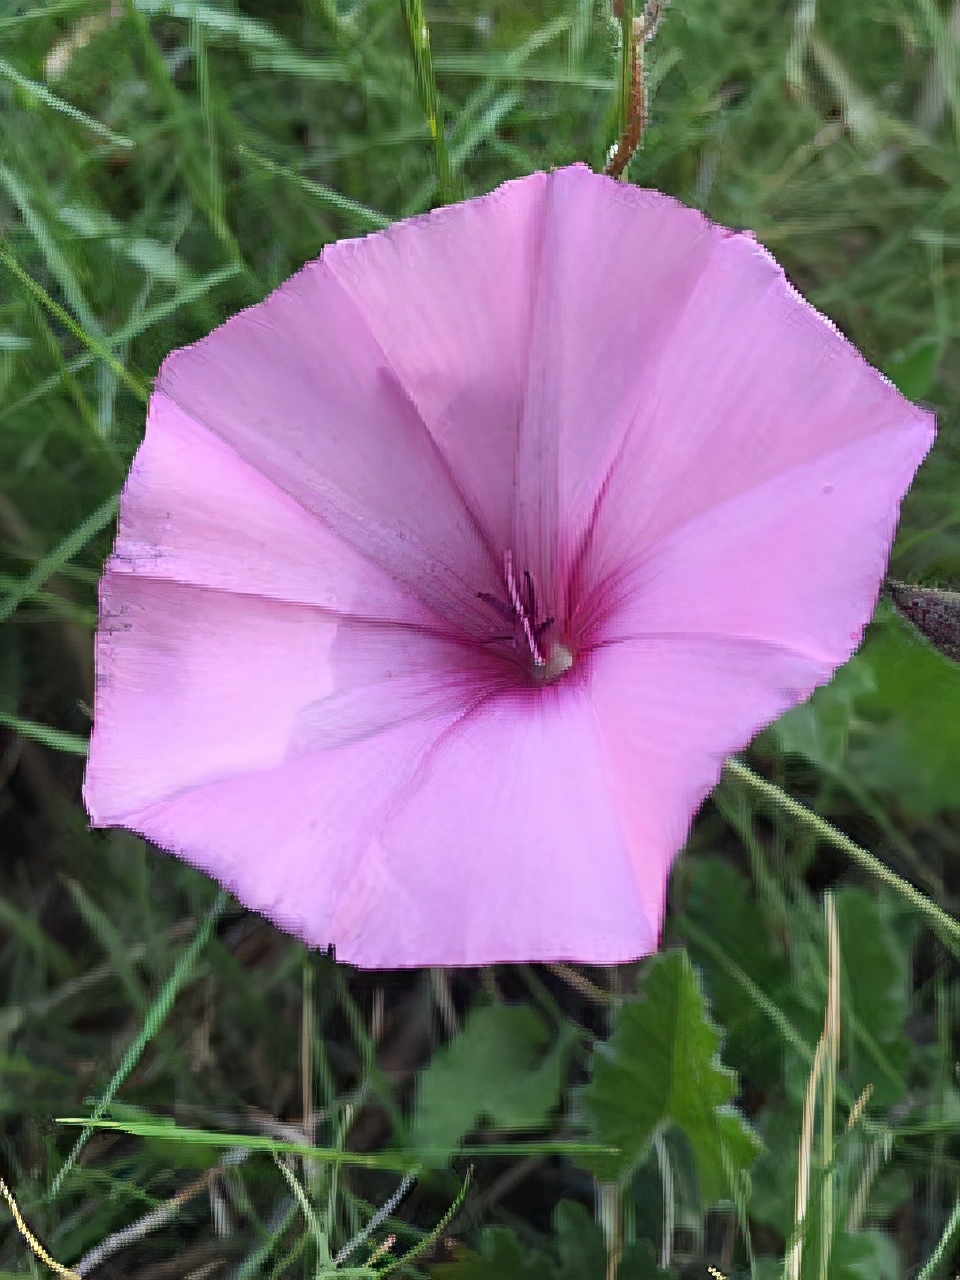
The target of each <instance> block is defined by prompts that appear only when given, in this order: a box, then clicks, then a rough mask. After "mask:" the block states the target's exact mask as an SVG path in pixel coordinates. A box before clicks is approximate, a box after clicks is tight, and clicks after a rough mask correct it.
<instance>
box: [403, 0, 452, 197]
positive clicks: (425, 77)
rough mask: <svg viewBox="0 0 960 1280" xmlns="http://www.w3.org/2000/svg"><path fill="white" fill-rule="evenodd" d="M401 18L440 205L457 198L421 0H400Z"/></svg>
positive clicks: (428, 34) (428, 33)
mask: <svg viewBox="0 0 960 1280" xmlns="http://www.w3.org/2000/svg"><path fill="white" fill-rule="evenodd" d="M400 3H401V7H402V9H403V18H404V22H405V23H406V26H407V36H408V38H409V40H410V52H411V54H412V55H413V70H414V74H415V75H416V78H417V92H418V93H419V95H420V105H421V106H422V107H423V111H424V114H425V115H426V117H427V128H428V129H429V130H430V137H431V138H432V139H433V151H434V157H435V159H436V165H437V195H438V196H439V200H440V203H441V204H446V203H447V202H448V201H449V200H453V199H456V197H457V194H458V193H457V190H456V181H455V179H454V176H453V167H452V165H451V164H450V156H449V153H448V152H447V139H446V135H445V134H444V129H443V110H442V108H441V106H440V96H439V94H438V93H437V78H436V76H435V75H434V71H433V58H432V57H431V54H430V30H429V28H428V27H427V20H426V18H425V17H424V13H423V0H400Z"/></svg>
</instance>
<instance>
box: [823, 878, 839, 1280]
mask: <svg viewBox="0 0 960 1280" xmlns="http://www.w3.org/2000/svg"><path fill="white" fill-rule="evenodd" d="M824 910H825V912H826V917H827V1012H826V1018H825V1021H824V1027H823V1038H824V1043H825V1046H826V1049H825V1054H824V1065H823V1094H822V1099H821V1161H822V1164H823V1186H822V1192H821V1206H820V1280H830V1274H829V1271H830V1251H831V1247H832V1244H833V1214H834V1204H833V1200H834V1196H833V1193H834V1179H835V1172H834V1159H833V1155H834V1152H833V1117H834V1108H835V1107H836V1093H837V1066H838V1063H839V1058H840V929H839V926H838V924H837V904H836V902H835V901H834V897H833V894H832V893H828V894H826V895H825V898H824Z"/></svg>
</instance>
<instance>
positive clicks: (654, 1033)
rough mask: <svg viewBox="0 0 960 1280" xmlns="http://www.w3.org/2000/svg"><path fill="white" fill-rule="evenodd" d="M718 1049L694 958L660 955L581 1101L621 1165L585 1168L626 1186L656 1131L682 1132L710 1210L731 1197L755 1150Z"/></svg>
mask: <svg viewBox="0 0 960 1280" xmlns="http://www.w3.org/2000/svg"><path fill="white" fill-rule="evenodd" d="M719 1048H720V1033H719V1032H718V1030H717V1028H716V1027H715V1026H714V1024H713V1023H712V1022H711V1021H710V1018H709V1016H708V1013H707V1006H706V1001H705V999H704V996H703V992H702V991H701V989H700V983H699V981H698V979H697V976H696V974H695V972H694V970H693V966H692V965H691V963H690V960H689V959H688V957H687V954H686V952H685V951H680V950H676V951H668V952H664V953H662V954H660V955H658V956H654V957H653V958H652V959H651V960H650V961H649V962H648V964H647V967H646V971H645V975H644V981H643V989H642V993H641V995H640V996H639V997H637V998H635V999H631V1000H628V1001H627V1002H625V1003H624V1004H623V1006H622V1007H621V1009H620V1011H619V1014H618V1017H617V1023H616V1028H615V1030H614V1032H613V1035H612V1036H611V1037H610V1040H609V1041H608V1042H607V1043H606V1044H601V1045H598V1047H597V1050H596V1053H595V1055H594V1067H593V1079H592V1081H591V1082H590V1084H589V1085H588V1086H587V1087H586V1089H585V1090H584V1094H583V1102H584V1108H585V1112H586V1115H587V1117H588V1121H589V1124H590V1127H591V1131H592V1134H593V1136H595V1137H596V1138H597V1139H598V1140H599V1141H601V1142H603V1143H605V1144H609V1145H610V1146H614V1147H617V1148H618V1149H619V1151H620V1156H619V1157H613V1156H591V1157H589V1159H588V1160H587V1161H586V1163H587V1166H588V1167H589V1168H592V1169H593V1171H594V1172H595V1173H596V1174H597V1176H598V1177H601V1178H604V1179H606V1180H610V1181H612V1180H614V1179H619V1178H623V1177H624V1176H625V1175H626V1174H627V1173H629V1172H630V1170H631V1169H633V1168H635V1166H636V1165H637V1164H639V1163H640V1162H641V1161H642V1160H643V1159H645V1158H646V1156H647V1154H648V1152H649V1151H650V1147H651V1144H652V1143H653V1141H654V1139H655V1137H656V1135H657V1133H658V1132H660V1131H662V1130H665V1129H668V1128H676V1129H678V1130H680V1132H681V1133H682V1134H683V1135H684V1137H685V1138H686V1140H687V1141H688V1143H689V1144H690V1148H691V1150H692V1152H693V1156H694V1160H695V1163H696V1168H697V1173H698V1176H699V1179H700V1189H701V1193H702V1196H703V1198H704V1200H705V1202H707V1203H714V1202H715V1201H716V1200H718V1199H720V1198H721V1197H722V1196H723V1195H724V1194H725V1193H727V1192H729V1190H730V1176H729V1175H730V1174H736V1172H738V1171H741V1170H744V1169H746V1168H748V1167H749V1166H750V1165H751V1164H752V1163H753V1160H754V1158H755V1156H756V1154H757V1146H756V1143H755V1139H754V1138H753V1136H752V1134H751V1133H750V1131H749V1129H748V1128H747V1125H746V1123H745V1122H744V1120H743V1118H742V1117H741V1116H740V1115H739V1113H738V1112H737V1111H736V1110H735V1109H734V1108H733V1107H732V1105H731V1103H732V1100H733V1098H734V1096H735V1094H736V1092H737V1085H736V1080H735V1078H734V1076H733V1073H732V1072H730V1071H728V1070H727V1069H726V1068H725V1067H724V1066H723V1065H722V1064H721V1062H720V1060H719V1056H718V1053H719Z"/></svg>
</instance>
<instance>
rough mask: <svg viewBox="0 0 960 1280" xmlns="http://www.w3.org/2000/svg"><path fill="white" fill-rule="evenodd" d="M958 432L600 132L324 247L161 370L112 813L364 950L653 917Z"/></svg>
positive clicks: (141, 491) (146, 460)
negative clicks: (728, 773)
mask: <svg viewBox="0 0 960 1280" xmlns="http://www.w3.org/2000/svg"><path fill="white" fill-rule="evenodd" d="M932 436H933V422H932V418H931V416H930V415H929V414H927V413H925V412H923V411H921V410H919V409H917V408H915V407H914V406H913V405H911V404H910V403H909V402H907V401H906V400H905V399H904V398H903V397H902V396H901V395H899V393H898V392H897V391H896V390H895V389H894V388H893V387H892V386H891V385H890V384H889V383H888V382H886V381H885V380H884V379H883V378H881V377H880V375H879V374H877V373H876V371H875V370H873V369H872V368H870V366H869V365H867V364H866V363H865V361H864V360H863V359H862V358H861V357H860V356H859V354H858V353H857V352H856V351H855V350H854V349H853V348H852V347H851V346H850V345H849V344H848V343H847V342H846V341H845V340H844V339H843V338H842V337H841V335H840V334H839V333H838V332H837V331H836V330H835V329H834V328H833V327H832V326H831V325H830V324H829V323H828V322H827V321H825V320H824V319H823V318H822V317H821V316H819V315H818V314H817V313H816V312H815V311H814V310H813V309H812V308H811V307H809V306H808V305H807V304H806V303H804V302H803V301H802V300H801V299H800V298H799V296H798V295H797V294H796V292H795V291H794V290H793V289H792V288H791V286H790V285H789V284H788V283H787V282H786V280H785V279H784V276H783V274H782V272H781V271H780V269H779V268H778V267H777V266H776V264H775V263H774V262H773V260H772V259H771V258H770V256H769V254H767V253H766V251H765V250H763V249H762V248H761V247H760V246H759V245H757V244H756V242H755V241H754V240H753V239H752V238H751V237H750V236H748V235H742V234H734V233H731V232H729V231H727V230H726V229H724V228H721V227H717V226H715V225H714V224H712V223H710V222H709V221H707V220H706V219H705V218H703V217H702V216H701V215H700V214H699V213H696V212H695V211H693V210H690V209H686V208H684V207H683V206H682V205H679V204H678V203H677V202H676V201H673V200H670V199H668V198H667V197H665V196H662V195H660V194H658V193H657V192H651V191H640V190H637V189H635V188H632V187H629V186H625V185H624V184H620V183H616V182H612V181H610V180H608V179H605V178H601V177H598V176H596V175H594V174H592V173H591V172H590V171H589V170H587V169H585V168H583V167H579V166H578V167H574V168H571V169H565V170H560V171H558V172H556V173H552V174H550V175H546V174H536V175H533V176H532V177H530V178H526V179H522V180H520V181H518V182H513V183H508V184H506V185H505V186H504V187H502V188H500V189H499V190H498V191H496V192H494V193H492V194H491V195H490V196H487V197H484V198H482V199H480V200H475V201H468V202H466V203H464V204H460V205H456V206H452V207H450V208H447V209H443V210H440V211H438V212H436V213H434V214H430V215H428V216H426V217H423V218H417V219H413V220H411V221H410V222H407V223H402V224H399V225H398V226H396V227H394V228H391V229H390V230H389V231H387V232H384V233H381V234H377V235H374V236H370V237H367V238H366V239H363V240H358V241H347V242H342V243H340V244H337V245H333V246H330V247H329V248H328V249H327V250H325V251H324V255H323V258H322V259H321V260H320V261H319V262H318V263H314V264H312V265H310V266H309V267H307V268H305V269H304V270H303V271H301V272H300V273H299V274H298V275H296V276H295V277H294V278H293V279H292V280H290V281H289V282H288V283H287V284H286V285H284V286H283V287H282V288H281V289H280V290H278V291H277V292H276V293H274V294H273V295H271V297H270V298H268V299H267V300H266V301H265V302H264V303H262V304H261V305H260V306H258V307H254V308H251V309H250V310H249V311H246V312H244V313H242V314H241V315H240V316H237V317H235V318H234V319H233V320H231V321H229V322H228V323H227V324H226V325H224V326H223V327H222V328H221V329H219V330H217V331H216V332H215V333H214V334H212V335H210V337H208V338H206V339H204V340H203V341H202V342H200V343H198V344H197V345H195V346H193V347H190V348H187V349H185V350H183V351H179V352H176V353H174V354H173V355H172V356H171V357H170V358H169V360H168V361H167V362H166V363H165V365H164V367H163V369H162V371H161V375H160V378H159V380H158V385H157V390H156V392H155V394H154V397H153V400H152V402H151V408H150V414H149V418H148V424H147V434H146V438H145V441H144V444H143V446H142V447H141V449H140V451H139V453H138V455H137V458H136V460H135V462H134V465H133V468H132V470H131V475H130V478H129V480H128V483H127V486H126V489H125V491H124V495H123V500H122V503H121V516H120V525H119V531H118V536H117V544H116V548H115V551H114V555H113V556H112V557H111V560H110V561H109V563H108V565H107V568H106V570H105V574H104V580H103V584H102V587H101V625H100V632H99V636H98V646H97V669H98V685H97V701H96V715H95V728H94V735H93V740H92V743H91V752H90V763H89V767H88V773H87V781H86V798H87V804H88V808H89V810H90V813H91V817H92V819H93V821H94V822H95V823H96V824H98V825H104V826H110V825H124V826H127V827H130V828H132V829H134V830H136V831H139V832H141V833H143V834H144V835H145V836H147V837H148V838H150V839H151V840H153V841H155V842H156V843H158V844H159V845H160V846H162V847H163V848H166V849H169V850H171V851H173V852H176V853H177V854H179V855H180V856H182V857H184V858H185V859H187V860H188V861H190V862H191V863H193V864H194V865H196V866H198V867H200V868H202V869H203V870H204V871H206V872H208V873H209V874H211V875H213V876H215V877H216V878H217V879H219V880H220V881H222V882H223V883H224V884H226V885H228V886H229V887H230V888H231V889H233V890H234V891H235V892H236V893H237V895H238V896H239V897H240V899H241V900H242V901H243V902H245V903H247V904H248V905H249V906H251V907H253V908H255V909H256V910H259V911H261V912H263V913H264V914H266V915H268V916H269V917H270V918H271V919H273V920H275V921H276V922H277V923H278V924H279V925H281V926H282V927H284V928H286V929H288V930H290V931H291V932H293V933H295V934H297V935H298V936H300V937H302V938H304V939H305V940H307V941H308V942H310V943H311V944H314V945H318V946H326V945H329V944H333V945H335V947H336V952H337V955H338V957H339V958H340V959H342V960H345V961H349V962H352V963H355V964H358V965H364V966H383V967H393V966H403V965H427V964H429V965H441V964H481V963H489V962H495V961H535V960H564V959H566V960H575V961H582V962H587V963H611V962H616V961H621V960H627V959H631V958H634V957H636V956H639V955H642V954H644V953H646V952H648V951H650V950H652V949H653V948H655V947H656V945H657V943H658V939H659V932H660V926H661V917H662V911H663V902H664V893H665V886H666V881H667V877H668V874H669V870H670V866H671V863H672V861H673V858H674V857H675V855H676V853H677V851H678V849H679V848H680V847H681V846H682V844H683V842H684V840H685V839H686V835H687V832H688V829H689V825H690V822H691V820H692V817H693V815H694V814H695V812H696V810H697V808H698V806H699V805H700V803H701V802H702V800H703V798H704V796H705V795H706V794H707V793H708V792H709V790H710V788H711V787H712V786H713V785H714V784H715V782H716V779H717V777H718V775H719V771H720V768H721V766H722V762H723V759H724V757H725V756H726V755H727V754H729V753H730V752H732V751H735V750H738V749H740V748H741V747H743V746H744V745H745V744H746V743H747V742H749V740H750V738H751V737H752V736H753V734H754V733H755V732H756V731H757V730H758V729H759V728H761V727H762V726H763V725H765V724H768V723H769V722H770V721H771V720H773V719H774V718H775V717H776V716H777V715H779V714H780V713H781V712H783V711H784V710H786V709H787V708H789V707H790V706H793V705H795V704H796V703H797V702H799V701H801V700H803V699H804V698H805V697H807V696H808V695H809V693H810V692H811V691H812V690H813V689H814V688H815V687H816V686H817V685H818V684H821V683H823V682H824V681H825V680H827V679H829V678H830V676H831V674H832V672H833V671H834V670H835V668H836V667H837V666H838V665H839V664H840V663H841V662H843V661H844V660H845V659H846V658H847V657H848V656H849V655H850V653H851V652H852V651H853V650H854V649H855V648H856V646H857V644H858V643H859V640H860V637H861V634H862V631H863V627H864V625H865V624H866V622H867V621H868V620H869V618H870V616H871V613H872V610H873V606H874V604H875V601H876V597H877V592H878V589H879V585H880V582H881V580H882V576H883V573H884V571H885V565H886V559H887V556H888V553H889V549H890V544H891V541H892V538H893V535H894V532H895V528H896V521H897V514H898V507H899V502H900V499H901V497H902V496H903V493H904V492H905V490H906V489H907V487H908V486H909V484H910V481H911V479H912V476H913V474H914V472H915V470H916V468H917V466H918V465H919V463H920V461H921V459H922V458H923V456H924V454H925V452H926V450H927V449H928V448H929V445H930V442H931V439H932Z"/></svg>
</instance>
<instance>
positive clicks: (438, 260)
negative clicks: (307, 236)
mask: <svg viewBox="0 0 960 1280" xmlns="http://www.w3.org/2000/svg"><path fill="white" fill-rule="evenodd" d="M552 181H553V179H552V178H550V177H548V175H547V174H544V173H537V174H533V175H531V176H530V177H529V178H524V179H522V180H520V181H517V182H508V183H505V184H504V185H503V186H502V187H498V188H497V190H496V191H494V192H492V193H491V194H490V195H488V196H483V197H481V198H480V199H478V200H469V201H467V202H466V203H464V204H458V205H452V206H450V207H448V208H446V209H438V210H436V211H434V212H433V213H430V214H427V215H425V216H424V217H420V218H413V219H410V220H409V221H408V222H404V223H400V224H398V225H397V226H395V227H391V228H390V229H389V230H388V231H385V232H382V233H379V234H377V235H371V236H367V237H365V238H364V239H362V240H344V241H341V242H339V243H338V244H334V245H330V246H329V247H328V248H326V249H325V250H324V253H323V261H324V263H325V264H326V265H327V266H328V267H329V269H330V270H331V271H332V273H333V274H334V275H335V276H336V278H337V279H338V280H339V281H340V282H341V283H342V285H343V287H344V288H345V289H346V290H347V291H348V292H349V294H350V296H351V297H352V298H353V299H354V300H355V301H356V304H357V306H358V308H359V310H360V312H361V314H362V315H363V317H364V320H365V321H366V324H367V325H368V327H369V329H370V331H371V333H372V334H373V335H374V337H375V338H376V340H377V343H378V344H379V346H380V348H381V349H382V350H383V352H384V354H385V355H386V357H387V359H388V360H389V362H390V367H391V368H392V370H393V371H394V373H395V374H396V376H397V378H398V379H399V380H400V382H401V384H402V385H403V387H404V389H405V391H406V392H407V394H408V395H409V396H410V398H411V400H412V401H413V403H414V404H415V405H416V406H417V410H418V412H419V413H420V416H421V417H422V418H423V421H424V422H425V423H426V425H427V426H428V427H429V429H430V432H431V434H432V435H433V438H434V439H435V440H436V441H437V444H438V446H439V447H440V449H441V451H442V452H443V455H444V457H445V458H446V459H447V461H448V463H449V465H450V469H451V471H452V472H453V473H454V474H455V476H456V478H457V483H458V485H459V486H460V487H461V488H462V491H463V492H464V494H465V495H466V496H467V499H468V501H469V503H470V504H471V506H472V507H473V508H474V509H475V510H476V511H477V513H478V514H479V516H480V519H481V520H482V522H483V525H484V527H485V529H486V530H487V531H488V533H489V536H490V539H491V541H492V542H493V543H495V544H496V545H497V547H498V548H499V549H500V550H502V549H505V548H507V547H509V546H510V545H511V537H512V531H513V477H514V467H515V464H516V449H517V430H518V427H519V423H520V417H521V414H522V406H523V395H524V389H525V382H526V367H527V349H528V344H529V334H530V316H531V310H532V307H533V301H534V297H535V295H536V286H537V273H538V270H539V262H540V238H541V224H542V218H543V202H544V193H545V191H546V189H547V187H548V185H549V184H550V183H551V182H552Z"/></svg>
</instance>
